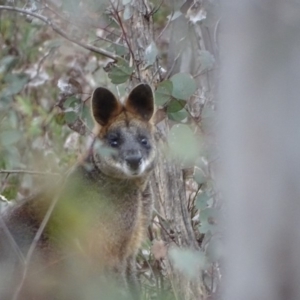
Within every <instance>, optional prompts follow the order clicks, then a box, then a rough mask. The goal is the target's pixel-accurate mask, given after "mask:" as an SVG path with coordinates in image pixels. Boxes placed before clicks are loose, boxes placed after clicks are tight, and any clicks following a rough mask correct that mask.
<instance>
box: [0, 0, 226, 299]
mask: <svg viewBox="0 0 300 300" xmlns="http://www.w3.org/2000/svg"><path fill="white" fill-rule="evenodd" d="M121 2H122V7H123V10H122V12H121V13H119V14H118V15H119V17H120V18H122V19H123V20H124V21H125V20H126V19H130V18H131V13H132V11H131V7H130V2H131V1H130V0H123V1H121ZM187 2H188V1H187ZM0 5H11V1H0ZM14 5H16V6H18V7H20V8H22V7H23V8H24V9H27V10H28V11H30V12H34V13H42V15H44V16H46V17H47V18H49V19H50V20H52V21H55V22H56V23H57V24H58V26H59V27H60V28H62V29H63V30H64V31H65V32H67V33H68V35H69V37H72V38H73V39H77V40H80V41H82V42H83V43H85V44H92V45H93V46H95V47H100V48H101V49H105V50H106V51H109V52H111V53H112V54H113V55H115V56H116V57H118V59H117V60H116V61H112V59H109V58H107V57H104V56H101V55H99V54H97V53H95V52H92V51H88V50H86V49H83V48H82V47H80V46H78V45H75V44H72V43H70V42H69V41H68V40H67V39H65V38H63V37H61V36H59V35H57V34H55V33H54V32H53V30H52V29H51V27H50V26H46V25H45V24H44V23H43V22H42V21H41V20H38V19H36V18H33V17H30V16H27V17H26V16H24V15H20V14H19V13H15V12H8V11H5V10H0V45H1V46H0V47H1V52H0V170H1V172H2V173H1V174H0V195H1V197H2V198H3V199H8V200H9V201H10V200H16V199H17V200H19V199H22V198H23V197H24V196H27V195H29V194H30V193H31V192H32V190H34V189H35V188H36V186H40V185H41V184H42V182H44V181H45V179H46V180H47V177H48V176H56V174H57V173H60V174H65V172H67V171H68V170H69V168H70V167H71V166H73V165H74V163H76V161H77V159H78V157H80V156H81V155H82V153H84V151H85V149H86V145H87V143H88V139H89V136H90V133H91V131H92V128H93V122H92V119H91V116H90V108H89V101H88V100H89V98H90V95H91V93H92V90H93V89H94V88H95V87H97V86H106V87H108V88H110V89H111V90H112V91H114V92H115V94H116V95H120V96H121V97H122V96H123V95H124V94H125V93H126V88H127V87H128V81H130V80H131V79H132V78H134V77H135V76H136V74H135V73H134V68H133V67H132V62H131V61H130V47H129V46H128V44H127V41H126V38H125V37H124V35H123V34H122V30H123V29H122V27H121V26H120V24H119V20H118V18H117V16H116V14H114V13H113V11H110V10H109V9H108V7H109V3H108V2H107V1H93V0H89V1H85V2H83V1H79V0H76V1H73V0H72V1H71V0H68V1H67V0H64V1H35V0H33V1H29V2H25V1H15V2H14ZM120 5H121V4H120ZM153 9H154V10H153V12H155V13H154V27H155V31H157V32H162V31H163V30H164V28H165V26H167V25H168V22H169V21H170V20H171V21H172V20H175V19H176V18H178V16H180V14H182V12H181V10H180V6H178V5H177V6H176V5H175V6H173V4H172V3H170V2H169V1H166V2H165V3H160V2H158V1H153ZM156 9H157V10H156ZM202 17H203V16H202V15H201V14H199V15H196V17H195V16H194V18H196V19H191V20H190V21H191V22H200V21H202V19H201V18H202ZM197 18H198V19H197ZM168 42H169V41H168V40H167V39H162V40H160V41H159V42H157V43H155V42H153V43H151V44H150V45H149V46H148V48H147V49H145V53H146V55H145V57H146V60H147V61H146V68H151V67H152V66H154V65H155V64H158V63H159V64H160V68H161V69H160V71H159V73H160V74H159V78H160V80H159V82H156V83H155V84H154V85H155V87H156V90H155V98H156V105H157V108H158V110H159V111H160V112H163V118H168V120H169V123H170V126H171V130H170V134H169V138H168V149H165V150H166V151H168V155H169V156H170V157H173V158H175V159H176V160H177V161H178V163H180V165H181V166H182V169H183V170H187V172H186V174H187V176H186V178H185V180H186V187H187V188H186V194H187V200H188V202H187V204H186V205H187V206H188V210H189V214H190V216H189V217H190V222H192V225H193V229H194V231H195V236H196V240H197V242H198V244H199V247H200V248H201V250H202V251H201V252H199V251H194V250H193V249H183V248H180V247H178V245H176V244H174V245H167V244H166V243H165V242H163V241H162V234H161V232H165V231H166V232H168V227H169V226H168V224H167V222H166V221H165V220H164V219H163V218H162V217H161V215H160V214H159V212H158V211H155V213H154V218H153V222H152V225H151V227H150V229H149V233H150V234H149V239H148V241H146V242H145V244H144V247H143V249H142V250H141V251H140V253H139V256H138V261H137V265H138V270H139V277H140V280H141V282H142V283H143V291H144V293H143V294H144V299H166V300H167V299H174V297H175V298H176V299H178V297H179V296H178V295H176V287H175V286H174V285H173V284H172V278H171V277H170V276H169V275H168V274H167V272H166V261H165V258H166V256H167V255H169V257H170V259H171V260H172V261H174V266H175V267H176V268H177V269H179V270H180V271H181V272H182V273H183V274H184V275H185V276H187V278H195V276H196V277H197V274H198V272H199V270H201V271H202V274H203V277H202V278H199V280H202V281H203V282H204V283H203V284H204V286H205V288H206V290H207V293H208V294H212V293H214V292H215V291H216V289H217V284H218V281H219V278H220V274H219V267H218V260H219V258H220V255H221V252H222V251H221V250H222V246H221V243H220V238H219V228H218V227H217V221H216V220H217V219H218V218H217V213H216V210H217V206H218V202H217V198H218V197H217V194H216V187H215V186H214V180H213V174H212V166H211V163H212V162H214V161H215V160H216V157H217V156H216V153H215V151H214V150H213V147H212V145H213V142H211V140H213V136H212V134H211V133H212V131H213V130H212V128H213V127H214V123H215V122H214V119H215V117H214V110H215V108H214V103H213V101H202V102H201V101H199V102H200V113H199V115H198V116H196V117H195V116H193V114H192V113H191V103H190V102H188V100H189V99H190V98H195V97H196V96H195V95H198V97H200V96H201V97H202V96H203V95H200V94H197V93H196V92H197V91H199V83H198V82H197V81H196V79H197V78H196V77H193V76H192V75H191V74H188V73H185V72H178V73H175V74H172V75H171V76H169V77H166V69H167V54H168V53H167V51H166V50H165V48H166V46H165V44H168ZM214 64H215V59H214V56H213V55H212V54H211V53H209V52H208V51H202V52H201V53H200V65H201V66H200V69H199V70H200V73H201V74H202V73H204V72H206V71H209V70H211V69H212V68H213V67H214ZM162 69H164V71H162ZM197 76H198V75H197ZM199 95H200V96H199ZM158 118H159V116H158ZM207 137H208V139H207ZM208 141H209V142H208ZM190 170H192V172H191V171H190ZM10 171H11V172H10ZM13 171H15V172H13ZM26 171H28V172H26ZM30 171H33V172H35V171H36V172H41V173H44V174H43V175H41V174H35V175H34V174H30ZM58 180H59V177H58ZM168 234H172V233H168ZM171 239H172V238H171ZM87 288H88V287H87ZM91 294H93V292H91ZM93 297H94V296H91V298H86V299H95V297H94V298H93Z"/></svg>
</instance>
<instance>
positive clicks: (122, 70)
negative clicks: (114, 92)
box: [108, 59, 133, 84]
mask: <svg viewBox="0 0 300 300" xmlns="http://www.w3.org/2000/svg"><path fill="white" fill-rule="evenodd" d="M132 72H133V68H132V67H130V66H129V64H128V62H127V61H126V60H124V59H119V60H118V62H117V63H116V64H113V65H112V66H111V69H110V70H109V72H108V77H109V78H110V79H111V82H112V83H114V84H120V83H124V82H125V81H127V80H128V79H129V77H130V75H131V74H132Z"/></svg>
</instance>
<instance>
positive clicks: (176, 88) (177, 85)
mask: <svg viewBox="0 0 300 300" xmlns="http://www.w3.org/2000/svg"><path fill="white" fill-rule="evenodd" d="M170 80H171V81H172V83H173V91H172V96H173V97H174V98H177V99H181V100H187V99H188V98H190V97H191V96H192V95H193V94H194V92H195V91H196V83H195V80H194V79H193V78H192V76H191V75H189V74H186V73H177V74H175V75H173V76H172V77H171V79H170Z"/></svg>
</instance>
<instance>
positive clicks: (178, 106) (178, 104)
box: [167, 99, 186, 113]
mask: <svg viewBox="0 0 300 300" xmlns="http://www.w3.org/2000/svg"><path fill="white" fill-rule="evenodd" d="M185 104H186V102H185V101H184V100H177V99H172V100H171V102H170V103H169V105H168V108H167V113H175V112H178V111H180V110H182V109H183V108H184V107H185Z"/></svg>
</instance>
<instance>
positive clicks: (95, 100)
mask: <svg viewBox="0 0 300 300" xmlns="http://www.w3.org/2000/svg"><path fill="white" fill-rule="evenodd" d="M153 113H154V98H153V93H152V89H151V87H150V86H149V85H147V84H140V85H138V86H136V87H135V88H133V89H132V91H131V92H130V93H129V95H128V97H127V99H126V100H125V102H124V104H121V103H120V102H119V101H118V100H117V99H116V97H115V96H114V94H113V93H112V92H111V91H109V90H108V89H106V88H102V87H99V88H97V89H96V90H95V91H94V93H93V96H92V114H93V117H94V119H95V122H96V123H97V125H98V130H97V137H98V139H99V140H98V141H100V143H99V142H98V145H99V144H100V147H99V146H98V147H97V141H96V143H95V147H94V151H93V152H94V153H93V155H94V161H95V163H96V165H97V166H98V168H99V169H100V170H101V171H102V172H103V173H105V174H107V175H110V176H112V177H116V178H135V177H142V176H144V175H145V174H147V173H148V172H149V171H150V170H151V169H152V168H153V166H154V160H155V141H154V136H153V125H152V123H151V118H152V116H153Z"/></svg>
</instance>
